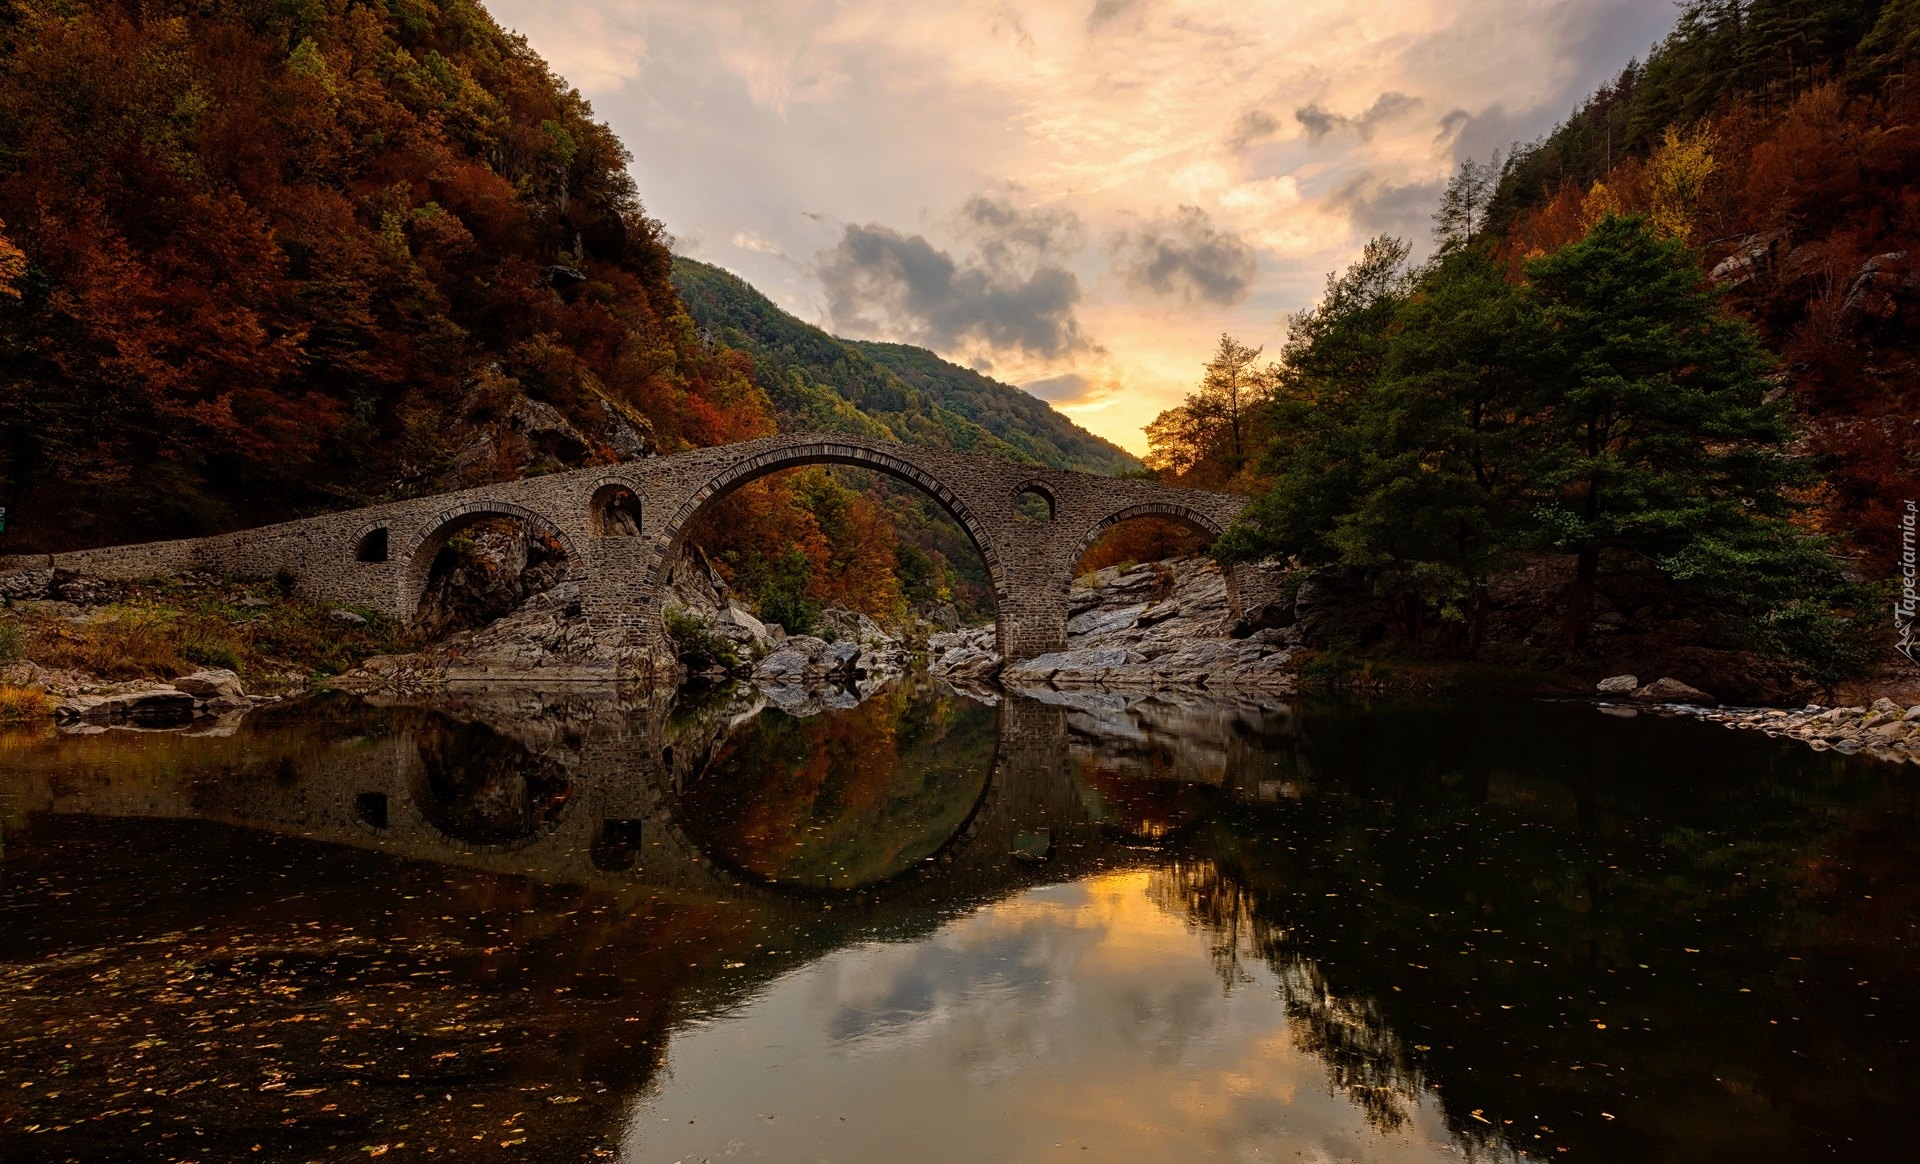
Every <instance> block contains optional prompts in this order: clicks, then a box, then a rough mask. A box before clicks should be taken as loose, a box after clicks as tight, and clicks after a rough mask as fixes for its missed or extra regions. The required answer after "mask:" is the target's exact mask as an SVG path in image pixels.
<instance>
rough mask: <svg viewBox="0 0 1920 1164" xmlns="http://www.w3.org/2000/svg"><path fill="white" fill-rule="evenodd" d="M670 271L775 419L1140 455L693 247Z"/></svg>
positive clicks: (1119, 456) (1006, 446)
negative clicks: (750, 279) (739, 360)
mask: <svg viewBox="0 0 1920 1164" xmlns="http://www.w3.org/2000/svg"><path fill="white" fill-rule="evenodd" d="M673 279H674V284H675V286H677V287H678V288H679V289H680V295H681V297H682V299H684V300H685V302H686V304H687V310H688V311H690V312H692V314H693V318H694V320H695V321H696V322H698V323H699V325H700V326H701V327H702V328H704V329H706V331H707V332H708V333H709V334H710V335H711V336H712V337H713V338H714V339H715V340H717V341H718V342H720V343H722V344H724V345H726V346H727V347H729V348H734V349H737V350H739V351H742V352H746V353H747V354H748V355H750V356H752V358H753V362H754V370H755V373H756V375H757V377H758V379H759V382H760V383H761V384H763V385H765V387H766V389H767V393H768V395H769V396H770V397H771V398H772V400H773V403H774V406H775V407H776V408H777V409H778V411H779V413H780V417H781V424H782V427H784V428H822V429H834V430H840V431H845V432H861V433H867V434H869V435H873V436H886V437H890V438H892V439H895V440H900V441H904V442H906V443H908V444H920V445H931V446H935V447H939V448H953V449H962V450H965V451H967V452H977V453H987V454H992V455H997V456H1004V457H1009V458H1012V459H1015V460H1027V461H1033V462H1035V463H1037V464H1042V465H1047V466H1050V467H1052V468H1055V469H1078V470H1080V471H1082V472H1087V473H1118V472H1123V471H1125V470H1128V469H1137V468H1139V467H1140V463H1139V461H1137V460H1135V459H1134V457H1133V456H1132V455H1130V454H1129V453H1127V452H1126V451H1125V450H1123V449H1120V448H1118V447H1116V446H1115V445H1113V444H1111V443H1109V442H1107V441H1105V440H1102V439H1101V438H1099V437H1097V436H1094V435H1093V434H1092V433H1090V432H1088V431H1087V430H1085V429H1083V428H1081V427H1080V426H1079V425H1077V424H1075V423H1073V422H1072V421H1071V420H1068V419H1067V418H1066V417H1064V416H1062V415H1060V414H1059V413H1057V412H1055V411H1054V410H1053V409H1052V408H1049V407H1048V406H1047V404H1046V402H1044V401H1042V400H1040V399H1038V398H1036V397H1034V396H1031V395H1029V394H1027V393H1025V392H1022V391H1021V390H1020V389H1018V388H1015V387H1013V386H1011V385H1008V384H1002V383H1000V382H999V381H997V380H993V379H989V378H988V377H986V376H982V375H981V374H979V373H978V372H975V371H972V370H971V369H968V368H962V367H960V366H958V365H956V364H950V363H948V362H947V361H945V360H943V359H941V358H940V357H939V356H936V355H934V354H933V353H932V352H929V351H927V350H926V349H924V348H915V347H908V346H906V345H904V344H885V343H864V342H858V341H853V340H843V339H839V338H837V337H835V336H832V335H829V334H827V333H826V332H825V331H822V330H821V329H819V328H817V327H814V326H813V325H812V324H809V323H805V322H803V321H801V320H800V319H798V318H796V317H794V316H793V315H791V314H789V313H787V312H786V311H783V310H781V309H780V307H778V306H777V305H776V304H774V302H773V301H772V300H770V299H768V298H767V297H766V296H765V295H762V294H761V293H760V292H759V291H756V290H755V289H754V288H753V287H752V286H750V285H749V284H748V283H747V282H746V281H745V280H743V279H741V278H740V277H739V276H737V275H734V274H733V273H731V272H729V271H725V270H722V269H721V268H719V267H715V266H712V265H711V264H708V263H702V262H699V261H697V260H695V259H689V258H685V257H677V258H675V259H674V265H673Z"/></svg>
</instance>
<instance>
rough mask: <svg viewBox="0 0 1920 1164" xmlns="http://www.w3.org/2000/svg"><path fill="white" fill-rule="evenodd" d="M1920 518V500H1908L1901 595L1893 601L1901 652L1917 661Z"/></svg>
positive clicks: (1919, 660) (1903, 528)
mask: <svg viewBox="0 0 1920 1164" xmlns="http://www.w3.org/2000/svg"><path fill="white" fill-rule="evenodd" d="M1916 521H1920V503H1916V502H1912V501H1909V502H1907V511H1906V512H1905V513H1903V514H1901V515H1900V598H1899V600H1898V601H1896V602H1895V603H1894V604H1893V627H1894V629H1895V630H1896V631H1898V632H1899V633H1900V641H1899V643H1898V644H1896V645H1897V646H1898V647H1899V650H1900V653H1901V654H1903V655H1905V656H1906V657H1907V658H1909V659H1912V660H1913V661H1914V662H1916V663H1920V658H1915V656H1914V651H1915V649H1916V648H1920V644H1916V643H1915V642H1914V639H1913V629H1914V618H1915V614H1916V610H1920V595H1916V594H1915V593H1914V580H1915V575H1916V573H1920V571H1917V570H1916V566H1915V555H1914V533H1915V530H1914V525H1915V523H1916Z"/></svg>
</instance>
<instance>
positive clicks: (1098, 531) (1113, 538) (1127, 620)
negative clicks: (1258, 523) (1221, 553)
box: [1067, 504, 1233, 648]
mask: <svg viewBox="0 0 1920 1164" xmlns="http://www.w3.org/2000/svg"><path fill="white" fill-rule="evenodd" d="M1219 533H1220V531H1219V530H1218V529H1217V528H1215V527H1214V525H1213V524H1212V523H1211V522H1210V521H1208V520H1207V519H1206V518H1205V517H1203V516H1201V515H1199V514H1196V513H1192V512H1189V511H1187V510H1184V509H1180V508H1176V507H1173V506H1168V505H1159V504H1149V505H1140V506H1134V507H1132V508H1130V509H1125V510H1122V511H1120V512H1119V513H1115V514H1112V515H1111V516H1109V517H1108V518H1107V519H1106V520H1105V521H1103V522H1101V523H1099V524H1098V525H1096V526H1094V528H1093V529H1091V530H1089V531H1088V532H1087V535H1086V537H1085V539H1084V540H1083V542H1082V543H1081V548H1080V553H1079V555H1078V558H1077V560H1076V562H1075V565H1074V570H1073V580H1072V583H1071V585H1070V586H1069V587H1068V591H1067V642H1068V645H1069V646H1070V647H1074V648H1100V647H1106V646H1115V645H1130V646H1136V647H1137V646H1140V645H1141V643H1143V642H1145V641H1146V639H1148V638H1160V639H1169V638H1172V639H1178V638H1180V637H1182V636H1190V635H1193V634H1209V635H1210V634H1224V633H1226V631H1227V629H1228V627H1229V626H1230V624H1231V620H1232V614H1231V608H1232V606H1233V602H1232V599H1231V596H1230V594H1229V590H1230V586H1229V582H1228V579H1227V578H1226V577H1225V575H1223V574H1222V572H1221V570H1220V567H1219V565H1218V564H1217V563H1215V562H1214V561H1213V560H1212V559H1211V558H1208V557H1205V556H1204V551H1205V550H1206V549H1207V547H1209V546H1211V545H1212V544H1213V542H1214V539H1215V538H1217V537H1218V536H1219ZM1174 619H1179V620H1180V621H1179V622H1173V620H1174ZM1162 623H1168V624H1170V625H1168V626H1166V627H1164V628H1161V626H1160V624H1162ZM1116 635H1117V636H1119V637H1118V638H1116V637H1115V636H1116ZM1123 640H1124V642H1123Z"/></svg>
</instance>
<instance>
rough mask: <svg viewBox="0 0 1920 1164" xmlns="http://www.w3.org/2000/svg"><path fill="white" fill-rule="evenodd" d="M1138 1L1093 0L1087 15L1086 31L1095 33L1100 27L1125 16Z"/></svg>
mask: <svg viewBox="0 0 1920 1164" xmlns="http://www.w3.org/2000/svg"><path fill="white" fill-rule="evenodd" d="M1138 3H1139V0H1094V3H1093V11H1091V12H1089V13H1087V31H1088V32H1097V31H1099V29H1100V26H1101V25H1103V24H1107V23H1110V22H1111V21H1114V20H1117V19H1119V18H1120V17H1122V16H1125V15H1126V14H1127V13H1128V12H1129V11H1131V10H1132V9H1133V8H1134V7H1135V6H1137V5H1138Z"/></svg>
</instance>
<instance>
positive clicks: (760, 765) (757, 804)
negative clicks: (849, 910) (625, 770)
mask: <svg viewBox="0 0 1920 1164" xmlns="http://www.w3.org/2000/svg"><path fill="white" fill-rule="evenodd" d="M994 741H995V732H994V712H993V710H992V709H991V708H988V707H985V706H982V705H978V704H973V703H970V702H968V701H964V700H943V699H927V698H923V697H921V695H920V693H917V692H915V691H914V690H913V689H912V688H910V687H908V686H905V685H902V686H898V687H895V688H892V689H889V690H887V691H885V692H882V693H880V694H878V695H876V696H874V697H873V698H871V699H869V700H867V701H866V702H865V703H863V704H861V705H860V706H858V707H856V708H853V709H851V710H847V711H842V712H838V713H836V714H833V715H821V716H810V717H807V718H804V719H803V718H795V717H793V716H789V715H786V714H785V713H782V712H778V711H771V710H770V711H765V712H763V713H761V714H760V715H758V716H756V717H754V718H752V719H751V720H748V721H746V722H744V723H741V724H739V725H737V726H736V728H735V730H734V731H733V732H732V734H731V735H728V736H726V737H725V738H724V740H722V741H720V742H718V743H717V745H716V746H714V747H713V748H712V751H711V753H710V755H709V756H708V757H707V758H706V759H704V761H703V762H702V763H701V765H700V767H699V768H698V769H696V770H694V771H692V772H690V773H688V774H687V776H686V777H685V778H684V779H683V780H682V781H681V782H680V788H679V794H678V797H677V804H676V808H675V816H676V818H677V819H678V820H679V821H680V823H681V825H682V827H684V828H685V829H686V830H687V831H688V833H689V834H690V835H692V836H694V837H695V839H696V840H697V841H698V843H700V844H701V846H702V847H703V848H704V849H706V850H707V851H708V853H709V854H710V855H713V856H716V857H718V858H720V859H721V860H723V861H725V862H726V863H727V864H729V865H732V866H733V867H735V868H738V869H741V870H743V871H745V872H748V873H751V874H753V875H755V876H758V877H763V878H767V879H769V880H776V881H780V882H782V883H798V884H801V885H808V886H815V887H819V888H848V887H852V886H857V885H864V884H870V883H873V882H875V881H879V880H883V879H885V878H887V877H891V876H894V875H896V874H898V873H901V872H903V871H905V870H906V869H908V868H910V867H911V866H912V865H913V864H914V863H916V862H918V861H920V860H922V859H924V858H925V857H928V856H930V855H932V854H933V853H934V852H936V851H937V850H938V849H939V848H940V847H941V846H942V845H943V844H945V843H946V841H947V840H948V839H949V838H950V837H952V836H953V835H954V833H955V832H956V831H958V830H959V828H960V827H961V826H962V825H963V824H964V823H965V821H966V819H967V816H968V814H969V813H970V812H971V810H972V808H973V806H974V805H975V804H976V803H977V802H978V800H979V797H980V795H981V792H982V790H983V789H984V788H985V786H986V781H987V778H988V775H989V773H990V771H991V768H992V764H993V749H994Z"/></svg>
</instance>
